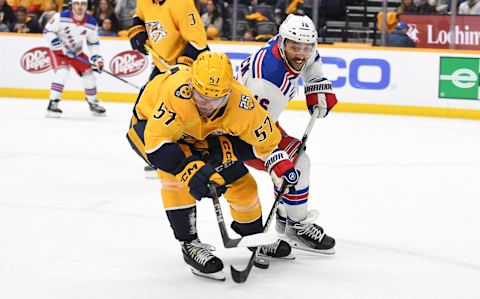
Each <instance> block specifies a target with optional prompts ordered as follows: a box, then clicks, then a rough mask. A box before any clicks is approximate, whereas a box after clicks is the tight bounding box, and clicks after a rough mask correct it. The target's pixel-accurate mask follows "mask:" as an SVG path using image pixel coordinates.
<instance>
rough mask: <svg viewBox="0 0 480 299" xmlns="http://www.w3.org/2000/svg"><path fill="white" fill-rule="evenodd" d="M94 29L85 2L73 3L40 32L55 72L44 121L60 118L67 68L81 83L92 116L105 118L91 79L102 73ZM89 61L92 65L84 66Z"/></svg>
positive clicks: (100, 57)
mask: <svg viewBox="0 0 480 299" xmlns="http://www.w3.org/2000/svg"><path fill="white" fill-rule="evenodd" d="M97 27H98V26H97V22H96V21H95V19H94V18H93V17H92V16H91V15H89V14H88V13H87V0H72V9H71V10H64V11H62V12H60V13H56V14H55V15H54V16H53V17H52V18H51V20H50V21H49V22H48V24H47V25H46V26H45V30H44V31H43V32H44V34H45V37H46V38H47V40H48V41H49V43H50V45H51V50H52V53H53V55H52V63H53V66H54V72H55V74H54V77H53V82H52V87H51V90H50V103H49V104H48V108H47V117H60V116H61V114H62V110H61V109H60V108H59V107H58V104H59V102H60V95H61V94H62V92H63V87H64V86H65V83H66V82H67V79H68V75H69V72H70V68H73V69H74V70H75V71H76V72H77V74H78V75H79V76H80V77H81V78H82V80H83V85H84V88H85V94H86V100H87V103H88V105H89V107H90V110H91V111H92V113H93V115H95V116H103V115H105V108H103V107H102V106H100V104H99V101H98V99H97V83H96V80H95V76H94V75H93V71H94V70H95V71H97V72H99V73H101V72H102V70H103V58H102V56H101V55H100V49H99V48H100V43H99V40H98V34H97V31H98V28H97ZM84 41H86V42H87V46H88V50H89V52H90V55H91V56H90V60H89V58H88V56H87V55H86V54H85V53H83V42H84ZM77 57H79V58H77ZM82 60H83V61H82ZM88 61H90V62H91V64H90V63H87V62H88Z"/></svg>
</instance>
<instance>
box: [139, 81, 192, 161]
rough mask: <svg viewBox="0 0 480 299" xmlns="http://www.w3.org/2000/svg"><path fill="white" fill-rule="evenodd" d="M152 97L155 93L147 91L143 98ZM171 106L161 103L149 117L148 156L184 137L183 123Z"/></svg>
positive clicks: (146, 147)
mask: <svg viewBox="0 0 480 299" xmlns="http://www.w3.org/2000/svg"><path fill="white" fill-rule="evenodd" d="M152 95H155V93H154V92H149V91H148V90H146V92H144V94H143V95H142V97H144V96H145V97H148V96H152ZM170 106H171V105H170V104H169V103H168V101H160V102H159V103H157V105H156V107H155V110H154V111H153V113H152V114H151V115H150V116H149V117H148V121H147V126H146V127H145V152H146V153H147V154H152V153H154V152H155V151H157V150H159V149H160V148H161V147H162V146H163V145H164V144H167V143H172V142H176V141H177V140H179V139H180V138H181V137H182V132H183V130H184V125H183V122H182V121H181V120H180V118H179V117H178V114H177V112H176V111H175V110H174V109H172V108H171V107H170Z"/></svg>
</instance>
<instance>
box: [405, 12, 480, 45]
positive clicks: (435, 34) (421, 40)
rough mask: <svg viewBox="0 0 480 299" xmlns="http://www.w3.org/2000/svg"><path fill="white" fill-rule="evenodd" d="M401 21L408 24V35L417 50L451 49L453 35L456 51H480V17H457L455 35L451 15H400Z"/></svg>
mask: <svg viewBox="0 0 480 299" xmlns="http://www.w3.org/2000/svg"><path fill="white" fill-rule="evenodd" d="M399 19H400V21H402V22H406V23H407V24H408V32H407V34H408V35H409V36H410V38H411V39H412V40H413V41H414V42H415V43H416V45H417V48H437V49H449V48H450V39H451V37H452V35H453V38H454V40H455V49H463V50H479V49H480V16H463V15H459V16H456V26H455V30H454V33H452V32H450V20H451V16H449V15H408V14H400V15H399Z"/></svg>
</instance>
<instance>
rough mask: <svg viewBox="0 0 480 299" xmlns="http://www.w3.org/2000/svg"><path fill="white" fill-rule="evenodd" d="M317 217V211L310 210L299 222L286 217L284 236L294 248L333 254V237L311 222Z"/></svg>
mask: <svg viewBox="0 0 480 299" xmlns="http://www.w3.org/2000/svg"><path fill="white" fill-rule="evenodd" d="M317 217H318V212H317V211H315V210H311V211H309V212H308V215H307V217H306V218H305V219H304V220H302V221H300V222H295V221H292V220H291V219H287V221H286V226H285V236H284V238H285V240H286V241H288V242H289V243H290V245H292V247H293V248H296V249H300V250H306V251H311V252H317V253H322V254H334V253H335V239H334V238H332V237H330V236H328V235H327V234H325V232H324V231H323V228H322V227H320V226H319V225H317V224H315V223H313V222H314V221H315V219H316V218H317Z"/></svg>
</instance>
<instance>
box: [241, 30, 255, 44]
mask: <svg viewBox="0 0 480 299" xmlns="http://www.w3.org/2000/svg"><path fill="white" fill-rule="evenodd" d="M256 36H257V32H256V31H255V29H253V28H248V29H247V30H246V31H245V33H243V40H244V41H246V42H253V41H255V37H256Z"/></svg>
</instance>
